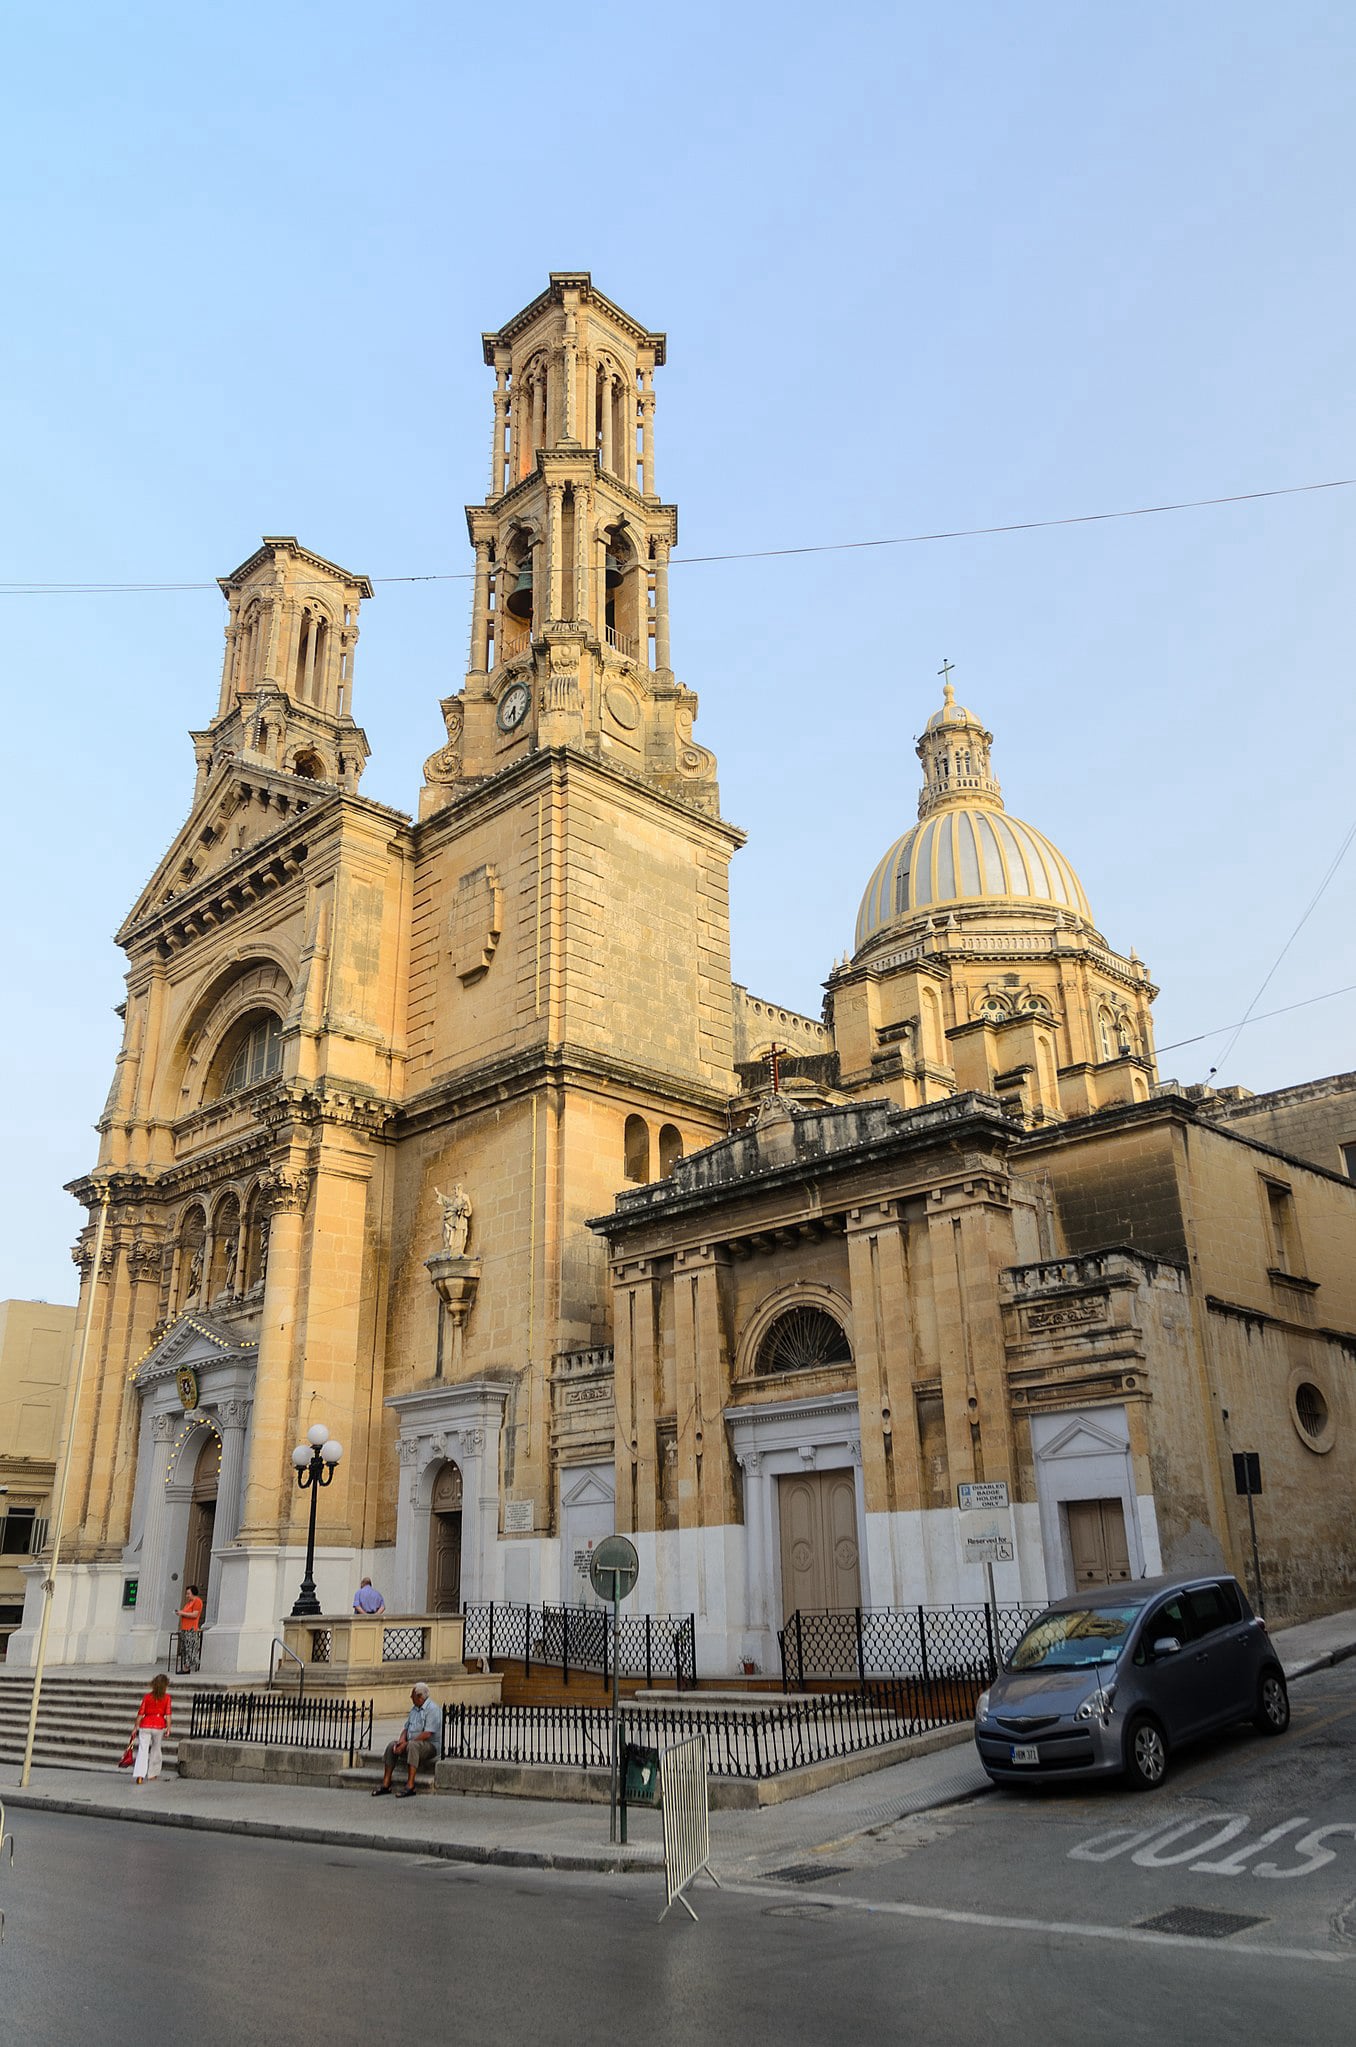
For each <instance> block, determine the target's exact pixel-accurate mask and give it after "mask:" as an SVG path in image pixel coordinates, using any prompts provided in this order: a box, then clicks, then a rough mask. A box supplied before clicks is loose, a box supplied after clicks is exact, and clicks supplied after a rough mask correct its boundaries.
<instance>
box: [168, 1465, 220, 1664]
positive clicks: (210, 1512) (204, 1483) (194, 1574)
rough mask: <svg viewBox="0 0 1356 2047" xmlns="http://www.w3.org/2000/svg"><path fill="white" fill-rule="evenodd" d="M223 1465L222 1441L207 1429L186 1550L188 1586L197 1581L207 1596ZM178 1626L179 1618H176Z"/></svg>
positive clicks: (195, 1480)
mask: <svg viewBox="0 0 1356 2047" xmlns="http://www.w3.org/2000/svg"><path fill="white" fill-rule="evenodd" d="M220 1465H221V1444H220V1442H219V1441H218V1440H217V1437H216V1436H215V1435H214V1434H213V1432H212V1430H211V1429H204V1431H203V1440H202V1448H201V1449H200V1450H199V1452H198V1461H197V1463H196V1464H195V1465H194V1467H193V1496H192V1500H191V1502H190V1505H189V1509H188V1543H187V1546H186V1548H185V1550H184V1576H183V1582H184V1584H185V1585H186V1586H188V1585H196V1586H197V1588H198V1590H199V1592H200V1593H201V1594H202V1597H203V1600H204V1602H206V1600H207V1596H208V1593H207V1586H208V1580H209V1578H210V1577H211V1575H212V1541H213V1537H214V1536H215V1534H216V1526H217V1473H218V1470H219V1468H220ZM175 1626H176V1627H177V1626H178V1622H177V1621H176V1622H175Z"/></svg>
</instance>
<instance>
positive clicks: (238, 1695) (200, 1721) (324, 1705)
mask: <svg viewBox="0 0 1356 2047" xmlns="http://www.w3.org/2000/svg"><path fill="white" fill-rule="evenodd" d="M188 1732H189V1738H190V1740H193V1741H251V1742H260V1743H267V1745H268V1746H269V1747H270V1748H311V1749H334V1750H337V1751H342V1752H343V1753H344V1754H346V1755H347V1757H348V1760H349V1764H350V1766H351V1765H352V1764H353V1763H355V1762H356V1761H357V1759H358V1757H359V1756H360V1755H361V1754H362V1753H363V1752H364V1751H365V1750H366V1749H369V1748H371V1746H372V1701H371V1699H320V1698H315V1697H312V1698H309V1699H306V1698H293V1697H291V1696H290V1695H288V1694H285V1693H282V1692H195V1693H194V1694H193V1713H192V1718H191V1719H190V1721H189V1727H188Z"/></svg>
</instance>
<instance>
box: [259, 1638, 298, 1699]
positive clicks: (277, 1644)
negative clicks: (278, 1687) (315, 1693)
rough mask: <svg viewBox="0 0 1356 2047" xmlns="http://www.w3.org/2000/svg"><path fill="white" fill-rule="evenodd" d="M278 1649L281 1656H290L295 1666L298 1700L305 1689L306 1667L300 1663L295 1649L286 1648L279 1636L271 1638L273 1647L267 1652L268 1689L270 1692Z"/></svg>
mask: <svg viewBox="0 0 1356 2047" xmlns="http://www.w3.org/2000/svg"><path fill="white" fill-rule="evenodd" d="M280 1649H281V1650H282V1653H283V1655H284V1656H290V1657H291V1659H292V1661H293V1663H295V1664H296V1666H297V1697H298V1698H300V1697H301V1695H302V1693H303V1692H304V1691H305V1689H306V1665H305V1664H304V1663H303V1662H302V1660H301V1658H300V1657H299V1656H298V1654H297V1652H296V1650H295V1649H289V1648H288V1646H287V1644H286V1642H284V1641H283V1639H282V1636H281V1635H275V1636H274V1637H273V1646H272V1648H271V1649H270V1650H269V1652H268V1688H269V1690H270V1691H272V1689H273V1673H274V1670H275V1669H276V1667H277V1662H278V1651H279V1650H280Z"/></svg>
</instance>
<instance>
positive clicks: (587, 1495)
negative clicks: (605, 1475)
mask: <svg viewBox="0 0 1356 2047" xmlns="http://www.w3.org/2000/svg"><path fill="white" fill-rule="evenodd" d="M560 1499H561V1505H562V1506H565V1507H610V1506H612V1505H613V1504H614V1503H615V1500H616V1494H615V1493H614V1492H612V1490H611V1489H610V1488H609V1487H608V1486H605V1485H604V1484H603V1482H602V1480H601V1479H600V1478H599V1477H598V1474H597V1473H596V1472H594V1471H581V1472H580V1474H579V1476H578V1477H577V1478H576V1479H575V1481H574V1483H573V1484H570V1483H568V1482H567V1480H566V1477H565V1473H564V1472H562V1473H561V1485H560Z"/></svg>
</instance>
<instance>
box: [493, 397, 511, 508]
mask: <svg viewBox="0 0 1356 2047" xmlns="http://www.w3.org/2000/svg"><path fill="white" fill-rule="evenodd" d="M507 410H508V393H507V391H506V390H505V389H504V372H503V370H502V369H498V370H496V372H495V387H494V439H493V441H492V442H491V443H490V496H491V497H492V498H497V497H499V496H500V495H501V494H502V492H503V489H504V416H505V414H506V412H507Z"/></svg>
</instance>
